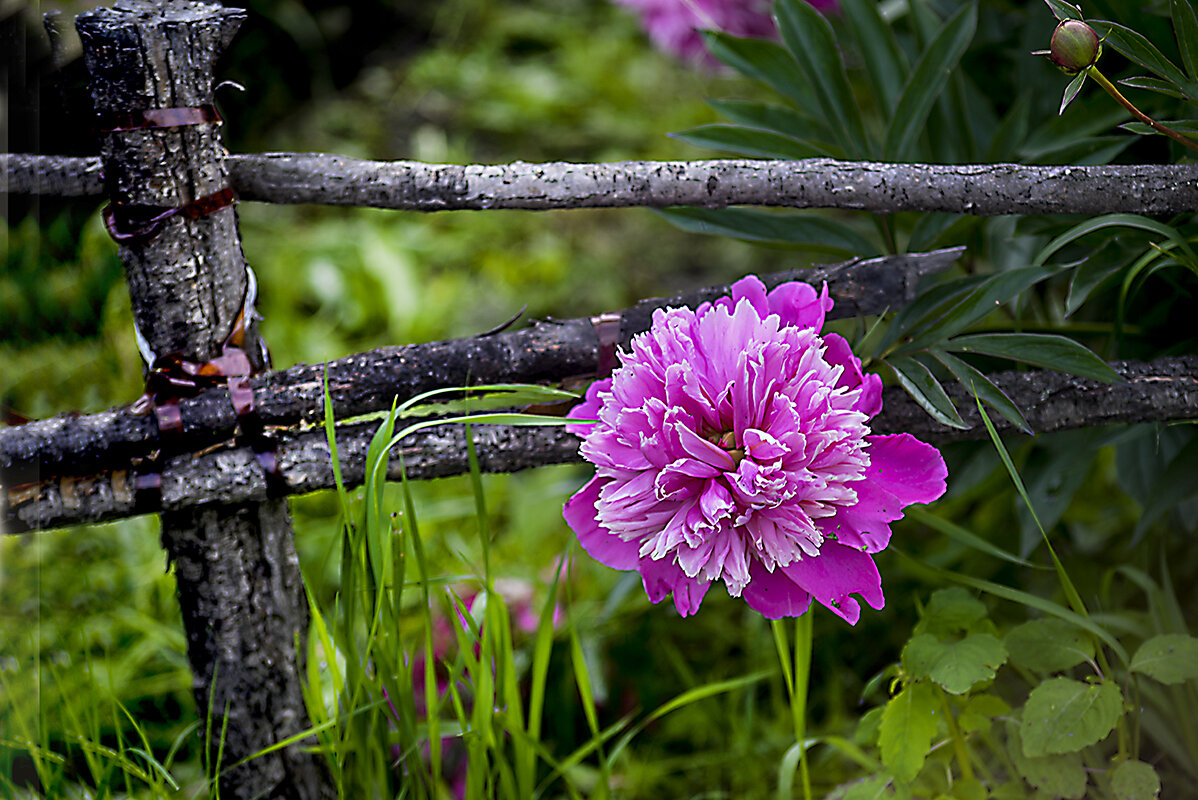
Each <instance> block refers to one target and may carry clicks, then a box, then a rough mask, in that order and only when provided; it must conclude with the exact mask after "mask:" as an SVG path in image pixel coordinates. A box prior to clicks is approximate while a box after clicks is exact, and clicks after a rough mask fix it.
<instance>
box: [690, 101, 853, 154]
mask: <svg viewBox="0 0 1198 800" xmlns="http://www.w3.org/2000/svg"><path fill="white" fill-rule="evenodd" d="M707 105H709V106H711V107H712V108H713V109H715V110H716V111H717V112H719V113H720V114H723V115H724V116H725V117H727V118H728V119H729V120H731V121H732V122H735V123H736V124H737V125H746V126H748V127H750V128H763V129H765V130H770V131H774V132H776V133H781V134H784V135H786V136H790V137H792V138H795V139H804V140H807V141H814V140H818V139H819V137H820V136H821V135H822V134H821V128H824V126H821V125H820V124H819V123H818V122H817V121H816V120H813V119H812V118H811V117H809V116H808V115H806V114H803V113H800V112H798V111H795V110H794V109H791V108H786V107H785V106H778V105H771V104H769V103H754V102H752V101H750V100H718V99H708V101H707ZM817 145H818V146H819V147H821V148H825V147H826V146H827V145H826V144H825V143H824V142H817ZM829 152H830V151H829Z"/></svg>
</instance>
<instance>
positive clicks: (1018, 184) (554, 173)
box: [0, 153, 1198, 216]
mask: <svg viewBox="0 0 1198 800" xmlns="http://www.w3.org/2000/svg"><path fill="white" fill-rule="evenodd" d="M225 164H226V166H227V168H228V170H229V179H230V183H231V185H232V186H233V188H234V189H235V190H236V191H237V193H238V195H239V196H240V197H241V198H242V199H243V200H254V201H261V202H268V203H286V204H296V203H314V204H324V205H339V206H367V207H373V208H388V209H395V210H406V211H448V210H468V209H476V210H482V209H499V208H512V209H527V210H538V211H549V210H555V209H573V208H627V207H635V206H641V207H648V208H668V207H671V206H699V207H705V208H718V207H723V206H730V205H755V206H784V207H788V208H836V209H853V210H860V211H870V212H874V213H879V214H890V213H896V212H900V211H943V212H949V213H955V214H971V215H976V216H994V215H1001V214H1089V215H1093V214H1109V213H1120V212H1121V213H1133V214H1149V215H1167V214H1181V213H1188V212H1196V211H1198V164H1177V165H1132V166H1083V167H1076V166H1049V167H1044V166H1027V165H1023V164H963V165H942V164H884V163H875V162H865V161H835V160H831V159H807V160H802V161H769V160H748V159H738V160H733V159H724V160H709V161H620V162H611V163H600V164H575V163H567V162H551V163H545V164H528V163H524V162H515V163H512V164H498V165H489V166H488V165H478V164H471V165H457V164H425V163H422V162H417V161H366V160H362V159H357V158H349V157H347V156H339V155H329V154H324V153H264V154H256V155H232V156H229V157H228V158H227V159H226V160H225ZM0 176H2V177H0V192H10V193H14V194H38V195H56V196H67V197H79V196H93V195H94V196H97V197H99V196H101V195H103V194H104V179H103V175H102V174H101V166H100V159H99V158H69V157H60V156H34V155H19V154H18V155H11V154H3V155H0Z"/></svg>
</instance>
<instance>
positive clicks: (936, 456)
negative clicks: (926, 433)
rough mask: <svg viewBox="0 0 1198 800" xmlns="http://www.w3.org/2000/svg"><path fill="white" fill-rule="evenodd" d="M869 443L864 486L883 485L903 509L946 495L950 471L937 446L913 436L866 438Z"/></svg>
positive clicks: (893, 435) (903, 434) (900, 434)
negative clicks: (946, 479)
mask: <svg viewBox="0 0 1198 800" xmlns="http://www.w3.org/2000/svg"><path fill="white" fill-rule="evenodd" d="M865 440H866V441H867V442H869V468H868V469H866V470H865V480H864V483H872V484H876V485H878V486H880V487H881V488H882V489H885V490H886V491H887V492H889V493H890V494H892V495H894V496H895V497H896V498H898V501H899V503H901V504H902V505H903V506H909V505H911V504H912V503H930V502H932V501H933V500H936V499H937V498H939V497H940V495H942V494H944V490H945V488H946V486H945V483H944V479H945V478H946V477H948V468H947V467H945V466H944V458H943V457H942V456H941V455H940V452H939V451H938V450H937V449H936V448H935V447H932V446H931V445H930V444H925V443H923V442H921V441H919V440H918V439H916V438H915V437H914V436H912V435H911V434H909V433H897V434H891V435H889V436H866V437H865ZM892 519H898V517H893V518H892Z"/></svg>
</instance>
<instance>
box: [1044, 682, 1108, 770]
mask: <svg viewBox="0 0 1198 800" xmlns="http://www.w3.org/2000/svg"><path fill="white" fill-rule="evenodd" d="M1121 716H1123V693H1122V692H1120V691H1119V687H1118V686H1117V685H1116V684H1114V683H1112V682H1110V681H1103V682H1102V683H1094V684H1086V683H1082V682H1081V681H1075V680H1073V679H1072V678H1052V679H1051V680H1047V681H1045V682H1044V683H1042V684H1040V685H1039V686H1037V687H1036V688H1035V689H1032V691H1031V694H1029V695H1028V698H1027V703H1026V704H1025V705H1024V707H1023V728H1022V730H1021V734H1022V736H1023V754H1024V755H1026V756H1031V757H1035V756H1045V755H1052V754H1054V753H1076V752H1078V751H1080V750H1082V749H1083V748H1085V747H1089V746H1090V745H1092V744H1096V743H1098V742H1101V741H1102V740H1103V739H1105V738H1106V737H1107V736H1108V735H1109V734H1110V732H1111V731H1112V730H1114V729H1115V723H1117V722H1118V721H1119V718H1120V717H1121Z"/></svg>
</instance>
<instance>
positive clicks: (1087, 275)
mask: <svg viewBox="0 0 1198 800" xmlns="http://www.w3.org/2000/svg"><path fill="white" fill-rule="evenodd" d="M1125 266H1127V265H1126V264H1120V263H1116V264H1111V263H1110V261H1107V260H1106V259H1101V258H1088V259H1086V261H1085V262H1084V263H1083V264H1081V265H1080V266H1079V267H1077V269H1075V270H1074V271H1073V276H1072V277H1071V278H1070V279H1069V297H1068V298H1067V299H1066V300H1065V316H1069V315H1070V314H1072V313H1073V312H1074V311H1077V310H1078V309H1079V308H1081V305H1082V303H1084V302H1086V298H1088V297H1089V296H1090V295H1091V294H1092V293H1093V292H1094V290H1095V289H1097V288H1098V287H1099V286H1101V285H1102V284H1103V283H1105V282H1106V281H1108V280H1109V279H1111V278H1112V277H1114V276H1115V275H1117V274H1118V273H1119V272H1120V271H1121V270H1122V269H1123V268H1124V267H1125Z"/></svg>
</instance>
